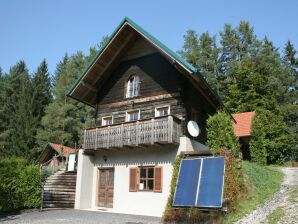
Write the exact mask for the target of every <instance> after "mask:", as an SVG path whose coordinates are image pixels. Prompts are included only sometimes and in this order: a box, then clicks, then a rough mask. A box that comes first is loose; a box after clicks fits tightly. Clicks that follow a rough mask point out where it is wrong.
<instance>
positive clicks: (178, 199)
mask: <svg viewBox="0 0 298 224" xmlns="http://www.w3.org/2000/svg"><path fill="white" fill-rule="evenodd" d="M200 167H201V160H198V159H192V160H185V159H184V160H182V161H181V165H180V170H179V178H178V183H177V187H176V193H175V197H174V205H175V206H194V204H195V203H196V193H197V186H198V178H199V176H200V175H199V174H200Z"/></svg>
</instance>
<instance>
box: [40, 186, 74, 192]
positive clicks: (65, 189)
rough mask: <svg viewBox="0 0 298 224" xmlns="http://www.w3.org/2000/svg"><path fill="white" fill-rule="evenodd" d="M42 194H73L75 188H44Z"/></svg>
mask: <svg viewBox="0 0 298 224" xmlns="http://www.w3.org/2000/svg"><path fill="white" fill-rule="evenodd" d="M43 191H44V192H47V191H49V192H75V191H76V189H75V188H57V187H44V188H43Z"/></svg>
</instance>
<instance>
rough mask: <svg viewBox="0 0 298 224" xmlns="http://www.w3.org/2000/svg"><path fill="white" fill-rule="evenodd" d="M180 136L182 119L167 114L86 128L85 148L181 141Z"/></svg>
mask: <svg viewBox="0 0 298 224" xmlns="http://www.w3.org/2000/svg"><path fill="white" fill-rule="evenodd" d="M180 136H181V125H180V120H179V119H178V118H175V117H173V116H165V117H157V118H153V119H148V120H139V121H133V122H126V123H122V124H114V125H109V126H103V127H97V128H92V129H86V130H85V135H84V145H83V148H84V149H108V148H121V147H136V146H146V145H153V144H166V143H179V137H180Z"/></svg>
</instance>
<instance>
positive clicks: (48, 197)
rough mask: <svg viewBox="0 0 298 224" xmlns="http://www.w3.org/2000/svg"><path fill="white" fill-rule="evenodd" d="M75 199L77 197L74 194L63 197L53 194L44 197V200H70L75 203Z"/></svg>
mask: <svg viewBox="0 0 298 224" xmlns="http://www.w3.org/2000/svg"><path fill="white" fill-rule="evenodd" d="M74 200H75V197H74V196H72V197H67V196H65V197H61V196H59V195H52V196H44V197H43V201H44V202H45V201H68V202H71V203H74Z"/></svg>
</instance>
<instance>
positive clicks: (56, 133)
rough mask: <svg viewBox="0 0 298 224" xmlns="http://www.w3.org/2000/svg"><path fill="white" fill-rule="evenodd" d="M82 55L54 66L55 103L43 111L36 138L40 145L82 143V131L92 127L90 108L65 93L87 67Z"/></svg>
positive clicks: (68, 58)
mask: <svg viewBox="0 0 298 224" xmlns="http://www.w3.org/2000/svg"><path fill="white" fill-rule="evenodd" d="M86 63H87V62H86V58H85V57H84V55H83V54H82V53H81V52H78V53H77V54H75V55H73V56H71V57H68V56H67V55H66V56H65V57H64V58H63V59H62V61H61V62H60V63H59V64H58V65H57V69H56V73H55V79H54V80H55V82H54V90H53V93H54V101H53V103H51V104H49V105H48V106H47V107H46V109H45V116H44V117H43V118H42V128H40V129H39V130H38V134H37V139H38V143H39V145H40V146H42V145H43V144H44V143H46V142H55V143H60V144H65V145H68V146H72V147H75V146H79V144H80V143H82V136H83V129H84V128H87V127H89V126H91V120H93V119H92V118H93V117H94V110H93V109H92V108H90V107H89V106H86V105H84V104H82V103H79V102H77V101H75V100H73V99H70V98H67V97H66V93H67V91H68V89H69V87H70V86H71V84H72V83H73V81H74V80H75V79H76V77H77V75H78V74H80V73H81V71H82V69H83V68H84V66H85V65H86Z"/></svg>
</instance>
